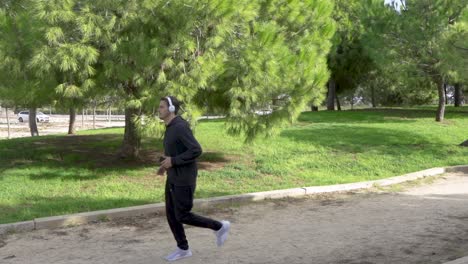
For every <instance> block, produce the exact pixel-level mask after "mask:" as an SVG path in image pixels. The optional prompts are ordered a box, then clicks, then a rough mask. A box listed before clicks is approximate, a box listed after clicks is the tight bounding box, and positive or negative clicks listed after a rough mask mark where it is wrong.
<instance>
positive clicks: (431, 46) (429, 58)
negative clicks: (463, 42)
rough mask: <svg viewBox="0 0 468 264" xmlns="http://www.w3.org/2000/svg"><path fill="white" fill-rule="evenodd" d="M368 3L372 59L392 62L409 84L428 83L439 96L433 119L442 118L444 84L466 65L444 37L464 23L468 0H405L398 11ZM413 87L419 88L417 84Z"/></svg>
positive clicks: (439, 119) (394, 70)
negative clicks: (452, 53) (451, 50)
mask: <svg viewBox="0 0 468 264" xmlns="http://www.w3.org/2000/svg"><path fill="white" fill-rule="evenodd" d="M370 3H371V4H370V5H369V8H367V10H366V13H367V17H368V20H367V25H368V27H369V28H370V29H371V30H370V32H371V33H372V34H371V35H372V37H371V38H370V39H372V41H369V44H370V46H372V47H373V50H374V53H373V55H374V56H373V57H374V59H375V60H376V61H379V62H380V63H381V64H392V65H393V66H394V67H393V72H394V74H399V76H400V77H401V78H406V79H409V80H411V82H412V83H418V82H419V83H427V82H430V83H431V85H430V86H432V87H435V88H436V91H437V92H438V98H439V100H438V101H439V103H438V109H437V114H436V121H442V120H443V119H444V112H445V93H444V85H445V84H446V82H447V81H448V80H449V79H450V78H451V77H453V71H458V72H459V73H460V72H462V71H464V72H466V64H464V63H463V62H464V61H465V62H466V59H464V58H456V59H454V58H453V57H452V56H451V55H450V52H449V51H448V43H450V42H448V41H447V40H448V38H449V36H453V37H454V35H453V34H450V32H451V31H452V27H456V25H458V23H464V24H466V22H464V21H466V18H465V17H464V15H463V14H465V12H466V11H465V10H466V9H467V3H468V1H467V0H435V1H432V0H418V1H416V0H415V1H406V5H405V7H404V8H403V9H402V10H401V11H400V12H395V10H394V9H393V8H385V7H383V5H382V2H381V1H370ZM455 35H456V34H455ZM459 65H465V66H464V67H463V66H462V67H460V66H459ZM459 73H458V76H460V74H459ZM465 75H466V74H465ZM414 88H416V89H420V87H418V86H416V87H412V89H414ZM423 89H424V87H423Z"/></svg>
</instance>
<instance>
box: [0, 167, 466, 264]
mask: <svg viewBox="0 0 468 264" xmlns="http://www.w3.org/2000/svg"><path fill="white" fill-rule="evenodd" d="M209 215H210V216H212V217H215V218H227V219H229V220H231V221H232V223H233V225H232V232H231V235H230V237H229V238H228V241H227V242H226V245H225V246H224V247H223V248H220V249H218V248H216V247H215V241H214V235H213V233H212V232H211V231H209V230H204V229H199V228H187V234H188V239H189V242H190V245H191V248H192V251H193V253H194V255H193V256H192V257H191V258H188V259H184V260H180V261H178V262H177V263H203V264H207V263H230V264H231V263H232V264H234V263H246V264H247V263H249V264H251V263H255V264H260V263H277V264H280V263H281V264H284V263H291V264H293V263H307V264H309V263H319V264H322V263H337V264H358V263H360V264H371V263H375V264H381V263H392V264H395V263H402V264H413V263H421V264H430V263H444V262H446V261H449V260H452V259H455V258H459V257H462V256H465V255H468V175H467V174H448V175H445V176H444V177H442V178H439V179H438V180H437V181H436V182H435V183H433V184H430V185H420V186H417V187H411V188H408V189H406V190H403V191H400V192H390V191H383V192H382V191H379V192H361V193H357V194H352V195H350V194H346V195H345V194H342V195H333V196H322V197H313V198H307V199H300V200H281V201H269V202H262V203H254V204H248V205H243V206H240V207H236V208H224V209H222V210H217V211H216V212H213V213H210V214H209ZM174 247H175V245H174V242H173V239H172V235H171V233H170V232H169V228H168V226H167V224H166V222H165V219H164V217H149V218H135V219H126V220H122V221H120V222H111V223H99V224H90V225H84V226H78V227H72V228H65V229H57V230H38V231H34V232H30V233H23V234H13V235H10V236H9V237H7V238H4V239H3V240H0V263H2V264H13V263H51V264H52V263H58V264H62V263H68V264H74V263H104V264H106V263H133V264H137V263H141V264H150V263H151V264H154V263H165V261H164V260H163V259H162V257H163V256H164V255H165V254H167V253H168V252H170V251H171V250H172V249H174Z"/></svg>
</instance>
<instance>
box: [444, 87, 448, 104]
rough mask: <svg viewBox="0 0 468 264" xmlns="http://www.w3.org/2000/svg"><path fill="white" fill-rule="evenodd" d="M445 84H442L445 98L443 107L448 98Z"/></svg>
mask: <svg viewBox="0 0 468 264" xmlns="http://www.w3.org/2000/svg"><path fill="white" fill-rule="evenodd" d="M447 86H448V85H447V84H446V83H444V96H445V105H448V97H447Z"/></svg>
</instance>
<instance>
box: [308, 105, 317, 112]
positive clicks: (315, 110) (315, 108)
mask: <svg viewBox="0 0 468 264" xmlns="http://www.w3.org/2000/svg"><path fill="white" fill-rule="evenodd" d="M310 110H311V111H312V112H318V106H315V105H311V106H310Z"/></svg>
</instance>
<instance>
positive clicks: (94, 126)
mask: <svg viewBox="0 0 468 264" xmlns="http://www.w3.org/2000/svg"><path fill="white" fill-rule="evenodd" d="M93 129H96V103H94V107H93Z"/></svg>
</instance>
